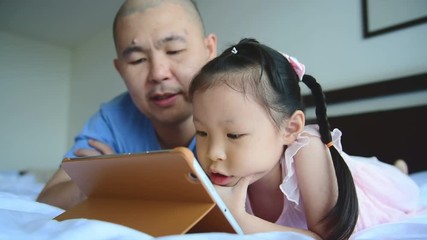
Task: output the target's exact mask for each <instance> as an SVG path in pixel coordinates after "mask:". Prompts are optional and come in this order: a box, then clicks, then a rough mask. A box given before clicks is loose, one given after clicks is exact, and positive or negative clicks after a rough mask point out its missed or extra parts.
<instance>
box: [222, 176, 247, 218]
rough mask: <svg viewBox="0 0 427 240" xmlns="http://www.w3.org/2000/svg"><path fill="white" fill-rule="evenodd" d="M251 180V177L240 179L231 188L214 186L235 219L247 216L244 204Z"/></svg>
mask: <svg viewBox="0 0 427 240" xmlns="http://www.w3.org/2000/svg"><path fill="white" fill-rule="evenodd" d="M251 179H252V176H248V177H242V178H240V179H239V181H238V182H237V183H236V185H234V186H231V187H224V186H219V185H214V186H215V189H216V191H217V192H218V194H219V195H220V196H221V198H222V200H223V201H224V202H225V204H226V205H227V207H228V209H229V210H230V211H231V214H232V215H233V216H234V217H235V218H236V219H239V218H241V217H244V216H245V215H247V214H248V213H247V212H246V209H245V202H246V197H247V192H248V186H249V184H250V181H251Z"/></svg>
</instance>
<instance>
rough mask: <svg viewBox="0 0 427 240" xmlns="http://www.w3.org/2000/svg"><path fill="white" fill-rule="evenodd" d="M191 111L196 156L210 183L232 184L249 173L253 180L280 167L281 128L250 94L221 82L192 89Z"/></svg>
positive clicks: (282, 145)
mask: <svg viewBox="0 0 427 240" xmlns="http://www.w3.org/2000/svg"><path fill="white" fill-rule="evenodd" d="M193 114H194V124H195V127H196V144H197V157H198V160H199V162H200V164H201V165H202V167H203V169H204V170H205V172H206V173H207V174H208V175H209V177H210V179H211V181H212V182H213V183H214V184H216V185H222V186H233V185H235V184H236V183H237V181H238V180H239V179H240V178H241V177H245V176H249V175H253V176H254V177H253V178H252V182H255V181H257V180H259V179H261V178H263V177H264V176H267V174H268V173H270V172H271V171H272V170H273V169H275V168H280V164H279V161H280V158H281V157H282V154H283V150H284V144H285V143H284V141H283V139H282V134H283V130H281V129H278V128H277V127H276V126H275V125H274V124H273V121H272V120H271V118H270V115H269V114H268V113H267V112H266V110H265V109H264V108H263V107H262V106H261V105H260V104H259V103H257V102H256V101H255V100H254V99H253V96H252V95H249V94H246V95H244V94H243V93H240V92H237V91H235V90H233V89H231V88H230V87H228V86H227V85H224V84H223V85H220V86H215V87H212V88H209V89H207V90H206V91H201V92H196V93H195V94H194V96H193ZM275 170H277V169H275ZM274 172H278V171H274ZM279 172H280V171H279ZM268 176H271V175H268ZM266 180H267V179H266Z"/></svg>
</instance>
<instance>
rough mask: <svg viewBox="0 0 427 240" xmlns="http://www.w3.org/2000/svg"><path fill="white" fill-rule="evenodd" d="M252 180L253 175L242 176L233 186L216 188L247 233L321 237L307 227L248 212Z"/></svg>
mask: <svg viewBox="0 0 427 240" xmlns="http://www.w3.org/2000/svg"><path fill="white" fill-rule="evenodd" d="M250 180H251V177H245V178H242V179H241V180H240V181H239V182H238V183H237V184H236V185H235V186H233V187H221V186H217V185H215V189H216V190H217V192H218V193H219V194H220V196H221V198H222V199H223V200H224V202H225V203H226V205H227V207H228V209H229V210H230V211H231V213H232V214H233V217H234V218H235V219H236V221H237V222H238V223H239V225H240V227H241V228H242V230H243V232H244V233H245V234H252V233H259V232H273V231H280V232H296V233H300V234H304V235H307V236H309V237H312V238H314V239H321V238H320V237H319V236H318V235H317V234H316V233H314V232H311V231H308V230H305V229H299V228H292V227H286V226H281V225H278V224H275V223H271V222H269V221H266V220H264V219H262V218H259V217H257V216H254V215H251V214H249V213H247V212H246V209H245V199H246V196H247V189H248V185H249V183H250Z"/></svg>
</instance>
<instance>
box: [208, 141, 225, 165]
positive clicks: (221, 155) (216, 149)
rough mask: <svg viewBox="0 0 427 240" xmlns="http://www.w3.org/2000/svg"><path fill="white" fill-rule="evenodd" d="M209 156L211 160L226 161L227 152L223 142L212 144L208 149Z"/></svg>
mask: <svg viewBox="0 0 427 240" xmlns="http://www.w3.org/2000/svg"><path fill="white" fill-rule="evenodd" d="M208 157H209V159H210V160H211V161H224V160H225V159H226V154H225V151H224V148H223V147H222V146H221V144H219V143H216V144H211V145H210V146H209V150H208Z"/></svg>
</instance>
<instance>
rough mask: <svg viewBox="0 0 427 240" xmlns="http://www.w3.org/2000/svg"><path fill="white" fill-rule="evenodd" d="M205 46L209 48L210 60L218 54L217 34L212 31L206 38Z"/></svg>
mask: <svg viewBox="0 0 427 240" xmlns="http://www.w3.org/2000/svg"><path fill="white" fill-rule="evenodd" d="M205 46H206V49H207V50H208V56H209V60H211V59H213V58H214V57H216V56H217V38H216V35H215V34H213V33H211V34H209V35H208V36H207V37H206V38H205Z"/></svg>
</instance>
